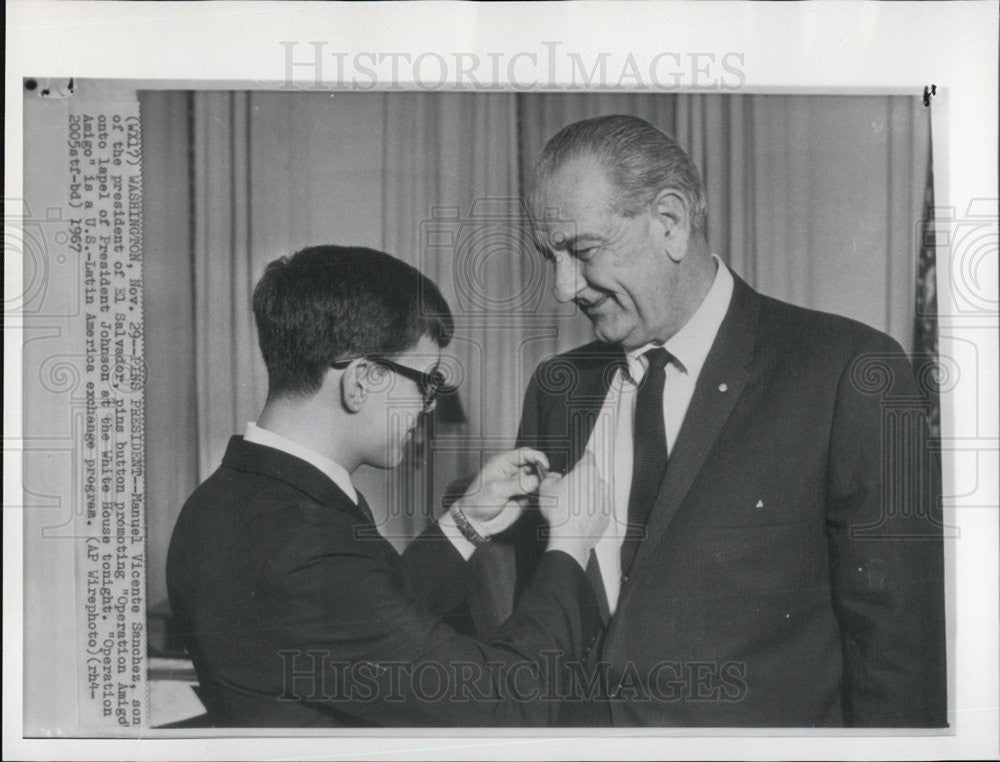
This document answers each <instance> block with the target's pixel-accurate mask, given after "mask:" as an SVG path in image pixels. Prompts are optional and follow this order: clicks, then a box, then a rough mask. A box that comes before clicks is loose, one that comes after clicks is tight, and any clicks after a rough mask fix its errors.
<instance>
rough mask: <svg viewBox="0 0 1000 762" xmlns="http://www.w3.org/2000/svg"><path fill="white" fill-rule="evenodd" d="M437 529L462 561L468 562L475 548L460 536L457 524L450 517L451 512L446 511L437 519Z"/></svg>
mask: <svg viewBox="0 0 1000 762" xmlns="http://www.w3.org/2000/svg"><path fill="white" fill-rule="evenodd" d="M438 529H440V530H441V534H443V535H444V536H445V537H447V538H448V542H450V543H451V544H452V546H453V547H454V548H455V550H457V551H458V552H459V554H460V555H461V556H462V558H463V559H465V560H466V561H468V560H469V559H470V558H472V554H473V553H475V552H476V546H475V545H473V544H472V542H471V541H470V540H468V539H466V537H465V535H463V534H462V530H461V529H459V528H458V524H456V523H455V519H454V518H453V517H452V515H451V511H446V512H445V514H444V515H443V516H442V517H441V518H440V519H438Z"/></svg>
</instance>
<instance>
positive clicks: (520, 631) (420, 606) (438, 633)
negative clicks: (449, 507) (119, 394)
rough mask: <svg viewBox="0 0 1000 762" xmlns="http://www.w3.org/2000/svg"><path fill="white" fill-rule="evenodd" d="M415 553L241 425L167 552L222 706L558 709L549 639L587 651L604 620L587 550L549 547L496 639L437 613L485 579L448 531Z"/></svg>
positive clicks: (478, 717)
mask: <svg viewBox="0 0 1000 762" xmlns="http://www.w3.org/2000/svg"><path fill="white" fill-rule="evenodd" d="M406 556H407V558H406V564H404V561H403V560H402V559H401V558H400V556H399V555H398V554H397V552H396V551H395V549H394V548H393V547H392V545H390V544H389V543H388V542H387V541H386V540H385V539H383V538H382V537H381V536H380V535H379V534H378V531H377V530H376V528H375V526H374V524H372V522H371V520H370V516H369V515H368V514H366V512H365V509H364V508H363V507H362V508H359V507H358V506H356V505H355V504H354V503H353V502H352V501H351V500H350V499H349V498H348V497H347V496H346V495H345V494H344V493H343V492H342V491H341V490H340V489H339V488H338V487H337V486H336V485H335V484H334V483H333V482H332V481H331V480H330V479H329V478H327V476H326V475H324V474H323V473H322V472H320V471H319V470H318V469H316V468H315V467H313V466H312V465H310V464H308V463H306V462H305V461H302V460H300V459H298V458H295V457H293V456H291V455H288V454H286V453H283V452H281V451H279V450H275V449H272V448H269V447H264V446H261V445H257V444H253V443H248V442H244V441H243V439H242V437H234V438H233V439H232V440H231V442H230V444H229V448H228V450H227V452H226V455H225V459H224V460H223V463H222V466H221V467H220V468H219V469H218V470H217V471H216V472H215V473H214V474H213V475H212V476H211V477H210V478H209V479H208V480H207V481H206V482H205V483H204V484H202V485H201V486H200V487H199V488H198V489H197V490H196V491H195V492H194V494H193V495H192V496H191V497H190V498H189V499H188V501H187V503H186V504H185V506H184V508H183V510H182V512H181V515H180V517H179V519H178V521H177V525H176V527H175V529H174V534H173V538H172V540H171V543H170V550H169V554H168V559H167V581H168V586H169V592H170V602H171V606H172V608H173V611H174V614H175V616H176V618H177V622H178V626H179V628H180V630H181V631H182V632H184V633H186V635H187V640H188V643H189V650H190V653H191V656H192V659H193V661H194V664H195V668H196V670H197V673H198V679H199V682H200V687H201V690H202V695H203V697H204V700H205V704H206V708H207V709H208V711H209V714H210V716H211V719H212V721H213V722H214V723H215V724H217V725H225V726H296V727H301V726H330V725H365V724H380V725H480V724H508V725H523V724H544V723H548V722H550V721H551V720H552V719H553V718H554V716H555V715H554V713H555V712H556V710H557V707H558V704H557V702H556V701H553V700H549V699H551V698H552V697H553V696H558V695H561V694H560V689H559V688H558V687H556V686H555V684H552V685H550V686H545V685H543V678H542V677H541V676H540V674H543V673H539V672H538V671H537V670H536V669H535V668H536V667H537V663H539V662H543V661H544V659H545V658H546V657H544V656H543V655H542V652H543V651H553V652H560V653H562V654H564V655H566V658H569V659H573V658H579V656H580V654H581V652H582V651H583V649H584V647H585V646H586V645H587V644H590V643H592V642H593V641H594V640H595V639H596V637H597V634H598V632H599V630H600V625H601V619H600V614H599V613H598V611H597V601H596V599H595V597H594V593H593V590H592V588H591V587H590V585H589V583H588V581H587V578H586V576H585V575H584V573H583V570H581V569H580V567H579V565H578V564H577V563H576V562H575V561H573V560H572V559H571V558H570V557H569V556H568V555H566V554H564V553H560V552H554V553H546V554H545V557H544V558H543V559H542V561H541V563H540V564H539V565H538V568H537V571H536V573H535V575H534V578H533V580H532V582H531V584H530V586H529V589H528V590H527V592H526V593H525V595H524V596H523V597H522V599H521V605H520V607H519V609H518V611H517V612H516V613H515V614H514V616H512V617H511V619H510V620H509V621H508V622H507V623H506V625H505V626H504V627H502V628H501V629H500V630H499V632H497V634H496V635H495V636H494V637H492V638H491V640H490V642H489V643H486V642H479V641H476V640H474V639H472V638H470V637H467V636H463V635H460V634H458V633H457V632H456V631H455V630H453V629H452V628H451V627H449V626H448V625H447V624H446V623H445V622H443V621H442V620H441V619H440V618H438V617H437V616H436V615H435V612H445V611H450V610H452V609H454V608H455V604H456V601H458V600H459V599H461V598H463V597H466V596H468V595H469V593H470V588H469V586H468V585H467V584H462V580H463V579H465V580H469V579H470V575H468V574H463V573H462V568H461V565H462V564H464V563H465V562H464V561H463V560H462V558H461V556H460V555H459V554H458V553H457V551H455V550H454V548H453V547H452V546H451V544H450V543H449V542H448V541H447V540H446V539H445V538H444V537H443V535H441V534H440V532H439V531H438V530H433V531H431V532H429V533H425V535H424V536H422V538H421V539H420V540H419V541H417V542H415V543H413V544H412V545H411V547H410V548H409V549H408V552H407V554H406ZM407 567H409V568H407ZM456 583H457V584H456ZM488 662H489V663H490V664H488Z"/></svg>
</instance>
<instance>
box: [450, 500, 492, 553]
mask: <svg viewBox="0 0 1000 762" xmlns="http://www.w3.org/2000/svg"><path fill="white" fill-rule="evenodd" d="M449 511H450V512H451V515H452V518H454V519H455V525H456V526H457V527H458V531H460V532H461V533H462V535H463V536H464V537H465V539H467V540H468V541H469V542H471V543H472V544H473V545H485V544H486V543H488V542H489V541H490V538H489V537H487V536H485V535H483V534H480V533H479V532H478V531H476V528H475V527H474V526H472V523H471V522H470V521H469V519H468V517H467V516H466V515H465V513H463V512H462V507H461V505H459V501H458V500H456V501H455V502H454V503H452V504H451V508H449Z"/></svg>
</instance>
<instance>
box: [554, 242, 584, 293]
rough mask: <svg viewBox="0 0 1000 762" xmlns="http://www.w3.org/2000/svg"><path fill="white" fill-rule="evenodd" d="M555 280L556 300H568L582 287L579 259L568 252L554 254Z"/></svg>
mask: <svg viewBox="0 0 1000 762" xmlns="http://www.w3.org/2000/svg"><path fill="white" fill-rule="evenodd" d="M554 261H555V267H556V282H555V286H554V287H553V289H552V290H553V293H554V294H555V297H556V301H558V302H568V301H571V300H572V299H573V297H574V296H576V295H577V294H578V293H579V292H580V291H581V290H582V289H583V273H582V272H581V264H580V261H579V260H578V259H577V258H576V257H573V256H570V255H569V254H564V253H559V254H556V255H555V260H554Z"/></svg>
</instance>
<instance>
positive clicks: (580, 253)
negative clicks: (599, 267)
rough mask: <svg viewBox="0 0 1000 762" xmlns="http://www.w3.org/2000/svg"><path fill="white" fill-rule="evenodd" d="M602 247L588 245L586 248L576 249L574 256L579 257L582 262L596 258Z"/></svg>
mask: <svg viewBox="0 0 1000 762" xmlns="http://www.w3.org/2000/svg"><path fill="white" fill-rule="evenodd" d="M599 248H600V247H598V246H588V247H587V248H585V249H574V251H573V256H574V257H576V258H577V259H579V260H580V261H581V262H586V261H588V260H590V259H593V258H594V255H595V254H597V252H598V250H599Z"/></svg>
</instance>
